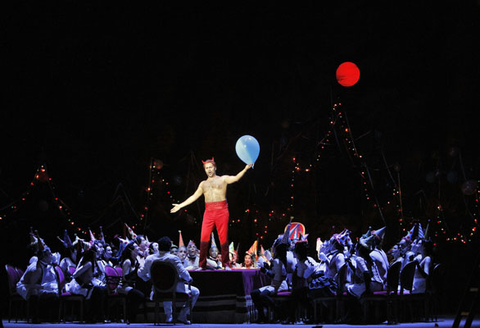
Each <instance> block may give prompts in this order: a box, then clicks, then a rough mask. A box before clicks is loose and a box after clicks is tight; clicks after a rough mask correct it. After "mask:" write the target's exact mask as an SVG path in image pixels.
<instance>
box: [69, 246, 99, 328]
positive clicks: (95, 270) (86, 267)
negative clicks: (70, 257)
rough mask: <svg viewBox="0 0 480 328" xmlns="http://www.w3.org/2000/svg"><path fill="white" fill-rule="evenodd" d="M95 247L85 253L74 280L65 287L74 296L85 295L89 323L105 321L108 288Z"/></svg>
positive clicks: (74, 274)
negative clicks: (104, 309) (105, 302)
mask: <svg viewBox="0 0 480 328" xmlns="http://www.w3.org/2000/svg"><path fill="white" fill-rule="evenodd" d="M100 270H101V269H100V267H99V262H98V259H97V253H96V249H95V246H92V247H91V248H90V249H89V250H86V251H84V252H83V256H82V258H81V259H80V262H79V263H78V265H77V268H76V270H75V272H74V273H73V275H72V280H71V281H70V282H69V283H67V284H66V285H65V290H66V291H67V292H69V293H72V294H77V295H83V296H85V298H86V299H87V317H88V320H89V322H103V321H104V311H103V307H104V300H105V297H106V294H107V287H106V283H105V281H104V280H102V279H101V277H105V272H103V273H102V272H101V271H100ZM99 278H100V279H99Z"/></svg>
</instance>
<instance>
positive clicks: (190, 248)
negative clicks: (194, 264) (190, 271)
mask: <svg viewBox="0 0 480 328" xmlns="http://www.w3.org/2000/svg"><path fill="white" fill-rule="evenodd" d="M187 254H188V256H190V257H194V256H197V247H196V246H195V245H188V247H187Z"/></svg>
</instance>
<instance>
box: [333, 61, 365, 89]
mask: <svg viewBox="0 0 480 328" xmlns="http://www.w3.org/2000/svg"><path fill="white" fill-rule="evenodd" d="M336 77H337V81H338V83H340V85H342V86H344V87H351V86H353V85H355V84H356V83H357V82H358V80H359V79H360V69H359V68H358V67H357V65H355V64H354V63H351V62H344V63H343V64H341V65H340V66H338V68H337V72H336Z"/></svg>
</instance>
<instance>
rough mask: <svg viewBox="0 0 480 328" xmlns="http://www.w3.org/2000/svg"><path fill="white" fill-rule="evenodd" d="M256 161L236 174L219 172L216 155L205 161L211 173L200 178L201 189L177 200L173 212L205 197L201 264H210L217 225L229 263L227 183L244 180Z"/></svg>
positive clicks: (224, 259)
mask: <svg viewBox="0 0 480 328" xmlns="http://www.w3.org/2000/svg"><path fill="white" fill-rule="evenodd" d="M252 166H253V164H248V165H246V166H245V168H244V169H243V170H242V171H240V172H239V173H238V174H237V175H235V176H230V175H222V176H218V175H217V173H216V172H217V165H216V164H215V161H214V160H213V158H212V159H209V160H206V161H205V162H203V168H204V170H205V173H206V174H207V179H206V180H204V181H202V182H200V184H199V186H198V189H197V190H196V191H195V193H194V194H193V195H191V196H190V197H188V198H187V199H186V200H185V201H184V202H183V203H180V204H173V208H172V209H171V210H170V212H171V213H175V212H178V211H179V210H180V209H181V208H183V207H185V206H187V205H190V204H192V203H193V202H195V201H196V200H197V199H198V198H200V196H202V195H203V196H204V197H205V213H204V215H203V222H202V231H201V233H200V262H199V267H200V268H202V269H205V268H206V267H207V253H208V248H209V247H208V246H209V245H208V244H209V241H210V235H211V233H212V231H213V228H214V227H215V226H216V227H217V232H218V238H219V239H220V250H221V253H222V263H223V267H225V268H226V267H227V266H229V262H230V260H229V255H228V240H227V237H228V220H229V212H228V204H227V185H229V184H232V183H234V182H237V181H238V180H240V179H241V178H242V177H243V176H244V174H245V172H247V171H248V169H250V168H251V167H252Z"/></svg>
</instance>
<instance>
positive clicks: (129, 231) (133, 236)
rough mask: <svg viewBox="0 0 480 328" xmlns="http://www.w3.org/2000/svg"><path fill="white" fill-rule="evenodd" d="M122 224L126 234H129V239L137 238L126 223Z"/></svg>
mask: <svg viewBox="0 0 480 328" xmlns="http://www.w3.org/2000/svg"><path fill="white" fill-rule="evenodd" d="M124 224H125V227H126V228H127V230H128V233H129V234H130V237H131V238H132V239H135V238H137V234H136V233H135V232H134V231H133V229H132V228H130V227H129V226H128V224H127V223H124Z"/></svg>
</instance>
